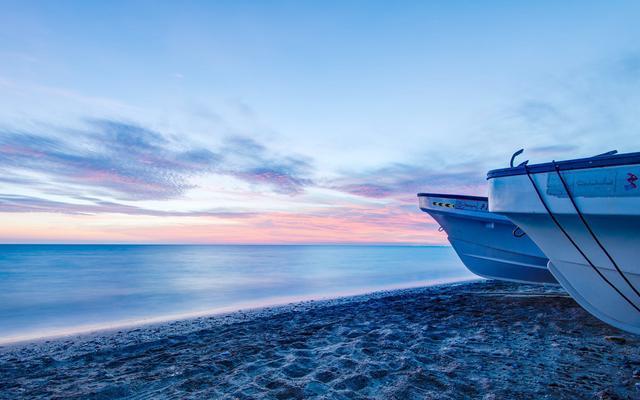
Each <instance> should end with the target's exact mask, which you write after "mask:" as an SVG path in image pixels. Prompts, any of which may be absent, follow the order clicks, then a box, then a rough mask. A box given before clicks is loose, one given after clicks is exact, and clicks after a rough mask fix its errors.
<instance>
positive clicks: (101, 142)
mask: <svg viewBox="0 0 640 400" xmlns="http://www.w3.org/2000/svg"><path fill="white" fill-rule="evenodd" d="M0 165H2V169H3V170H4V171H6V172H8V176H12V177H13V178H11V181H12V183H14V184H22V185H31V186H46V187H47V188H48V191H50V192H51V191H53V192H56V193H61V192H65V191H66V192H67V193H68V194H74V193H76V192H77V191H78V190H80V191H87V192H89V193H91V194H94V195H108V196H111V197H113V198H117V199H123V200H164V199H170V198H177V197H180V196H181V195H183V194H184V193H185V191H186V190H188V189H191V188H193V187H194V185H193V184H192V183H191V178H192V177H194V176H197V175H203V174H207V173H209V174H219V175H228V176H233V177H235V178H237V179H241V180H244V181H246V182H249V183H251V184H255V185H263V186H268V187H270V188H272V189H273V190H274V191H276V192H278V193H286V194H292V195H293V194H299V193H301V192H302V191H303V190H304V187H305V186H307V185H309V184H310V183H311V179H310V178H308V177H307V176H308V175H309V174H310V173H311V172H312V168H311V165H310V163H309V161H308V160H306V159H303V158H301V157H294V156H283V157H280V156H278V155H276V154H273V153H272V152H270V151H269V150H268V149H267V148H266V147H265V146H263V145H262V144H260V143H258V142H256V141H254V140H252V139H250V138H246V137H232V138H229V139H228V140H227V141H226V142H225V144H224V145H223V146H222V147H221V148H220V149H217V150H211V149H208V148H202V147H195V146H190V145H188V144H187V143H180V141H179V140H177V139H175V138H172V137H169V136H166V135H162V134H160V133H159V132H156V131H153V130H151V129H147V128H144V127H142V126H139V125H135V124H131V123H123V122H119V121H111V120H91V121H89V122H88V127H87V129H86V130H72V129H66V130H62V132H55V134H42V133H36V132H23V131H7V130H5V131H0ZM33 173H37V174H38V175H39V176H41V177H42V179H41V180H40V181H39V182H38V181H37V180H35V179H34V178H32V177H29V174H33ZM0 179H3V180H5V181H7V179H8V178H6V177H4V178H0Z"/></svg>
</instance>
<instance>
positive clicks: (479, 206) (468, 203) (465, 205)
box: [455, 200, 488, 211]
mask: <svg viewBox="0 0 640 400" xmlns="http://www.w3.org/2000/svg"><path fill="white" fill-rule="evenodd" d="M455 208H457V209H460V210H474V211H487V209H488V204H487V202H485V201H473V200H456V203H455Z"/></svg>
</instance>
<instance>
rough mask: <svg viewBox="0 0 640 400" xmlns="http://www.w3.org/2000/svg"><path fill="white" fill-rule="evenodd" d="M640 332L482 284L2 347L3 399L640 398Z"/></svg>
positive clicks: (554, 300) (557, 294)
mask: <svg viewBox="0 0 640 400" xmlns="http://www.w3.org/2000/svg"><path fill="white" fill-rule="evenodd" d="M639 344H640V340H639V338H638V337H636V336H633V335H631V334H626V333H624V332H621V331H618V330H616V329H614V328H612V327H609V326H607V325H605V324H603V323H601V322H599V321H598V320H596V319H595V318H593V317H592V316H590V315H589V314H587V313H586V312H585V311H584V310H582V309H581V308H580V307H579V306H578V305H577V304H576V303H575V302H574V301H573V300H572V299H571V298H569V297H568V296H567V295H566V294H565V293H564V292H563V291H562V289H560V288H555V287H540V286H528V285H518V284H509V283H500V282H493V281H476V282H470V283H462V284H450V285H442V286H435V287H426V288H418V289H407V290H396V291H388V292H378V293H373V294H370V295H363V296H355V297H349V298H340V299H335V300H326V301H315V302H313V301H310V302H304V303H298V304H292V305H288V306H282V307H275V308H268V309H261V310H254V311H246V312H236V313H232V314H228V315H224V316H216V317H209V318H197V319H192V320H183V321H176V322H172V323H165V324H160V325H153V326H144V327H138V328H135V329H130V330H122V331H117V332H102V333H96V334H92V335H84V336H75V337H67V338H61V339H56V340H50V341H40V342H32V343H21V344H15V345H9V346H4V347H2V348H0V397H1V398H3V399H16V398H30V399H31V398H67V399H68V398H99V399H110V398H136V399H137V398H225V399H235V398H238V399H250V398H268V399H296V398H326V399H333V398H337V399H354V398H355V399H365V398H379V399H413V398H416V399H417V398H420V399H425V398H427V399H431V398H433V399H460V398H473V399H475V398H479V399H531V398H537V399H540V398H549V399H575V398H581V399H582V398H596V399H618V398H620V399H627V398H640V348H639Z"/></svg>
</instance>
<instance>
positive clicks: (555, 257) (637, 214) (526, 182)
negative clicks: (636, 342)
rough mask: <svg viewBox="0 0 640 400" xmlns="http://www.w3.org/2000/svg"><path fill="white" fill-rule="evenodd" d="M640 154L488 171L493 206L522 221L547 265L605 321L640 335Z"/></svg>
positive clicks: (610, 153)
mask: <svg viewBox="0 0 640 400" xmlns="http://www.w3.org/2000/svg"><path fill="white" fill-rule="evenodd" d="M638 177H640V153H630V154H615V152H609V153H605V154H603V155H600V156H595V157H591V158H584V159H577V160H569V161H560V162H551V163H545V164H537V165H527V162H524V163H522V164H521V165H519V166H517V167H512V168H505V169H498V170H493V171H490V172H489V173H488V177H487V179H488V180H489V206H490V210H491V211H492V212H496V213H500V214H502V215H505V216H507V217H508V218H509V219H510V220H511V221H513V222H514V223H515V224H517V225H518V226H520V227H522V229H524V230H525V231H526V232H527V234H528V235H529V237H530V238H531V239H532V240H533V241H534V242H535V243H536V244H537V245H538V247H540V249H541V250H542V251H543V252H544V254H546V256H547V257H549V259H550V261H549V270H550V271H551V272H552V273H553V275H554V276H555V277H556V279H557V280H558V281H559V282H560V284H561V285H562V286H563V287H564V288H565V289H566V290H567V291H568V292H569V294H571V296H572V297H573V298H574V299H575V300H576V301H577V302H578V303H579V304H580V305H582V306H583V307H584V308H585V309H586V310H587V311H589V312H590V313H592V314H593V315H594V316H596V317H597V318H599V319H601V320H602V321H604V322H606V323H608V324H611V325H613V326H615V327H618V328H620V329H623V330H626V331H629V332H633V333H636V334H640V292H639V290H640V257H639V252H640V181H638Z"/></svg>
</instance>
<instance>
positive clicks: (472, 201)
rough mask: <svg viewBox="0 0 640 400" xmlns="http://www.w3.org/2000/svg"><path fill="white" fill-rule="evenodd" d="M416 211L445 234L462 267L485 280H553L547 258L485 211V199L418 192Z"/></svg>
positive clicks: (502, 219) (511, 226) (508, 224)
mask: <svg viewBox="0 0 640 400" xmlns="http://www.w3.org/2000/svg"><path fill="white" fill-rule="evenodd" d="M418 199H419V203H420V209H421V210H422V211H424V212H426V213H428V214H429V215H431V216H432V217H433V218H434V219H435V220H436V221H437V222H438V224H440V226H441V227H442V229H444V231H445V232H446V233H447V235H448V239H449V242H450V243H451V245H452V246H453V248H454V249H455V251H456V253H457V254H458V256H459V257H460V259H461V260H462V262H463V263H464V265H465V266H466V267H467V268H468V269H469V270H470V271H471V272H473V273H474V274H476V275H480V276H482V277H485V278H489V279H500V280H506V281H515V282H524V283H549V284H557V281H556V280H555V279H554V277H553V276H552V275H551V273H549V270H548V269H547V261H548V260H547V258H546V257H545V255H544V254H543V253H542V251H540V249H538V247H536V245H535V244H534V243H533V242H532V241H531V240H529V239H528V238H527V236H526V235H525V234H524V232H523V231H522V230H520V229H518V228H517V227H516V226H515V225H514V224H513V223H512V222H511V221H509V219H508V218H506V217H503V216H501V215H498V214H493V213H491V212H489V207H488V204H487V198H486V197H478V196H464V195H454V194H437V193H419V194H418Z"/></svg>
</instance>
